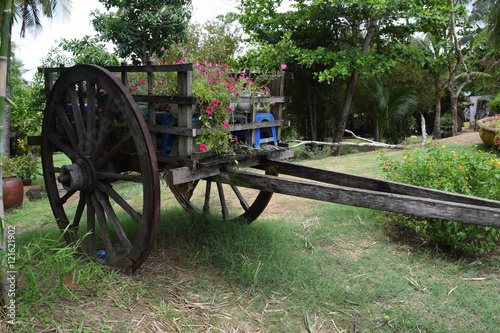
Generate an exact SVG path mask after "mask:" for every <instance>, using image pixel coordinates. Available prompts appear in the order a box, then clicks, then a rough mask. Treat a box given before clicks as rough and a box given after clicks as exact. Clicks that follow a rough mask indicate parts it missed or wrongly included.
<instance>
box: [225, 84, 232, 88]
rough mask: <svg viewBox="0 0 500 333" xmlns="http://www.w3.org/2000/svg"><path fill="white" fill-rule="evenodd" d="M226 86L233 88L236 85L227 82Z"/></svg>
mask: <svg viewBox="0 0 500 333" xmlns="http://www.w3.org/2000/svg"><path fill="white" fill-rule="evenodd" d="M226 88H229V89H233V88H234V85H233V84H226Z"/></svg>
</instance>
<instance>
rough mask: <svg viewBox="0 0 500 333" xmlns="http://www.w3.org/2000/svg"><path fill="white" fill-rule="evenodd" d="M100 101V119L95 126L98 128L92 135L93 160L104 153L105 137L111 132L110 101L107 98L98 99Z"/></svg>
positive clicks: (111, 113) (111, 114) (111, 115)
mask: <svg viewBox="0 0 500 333" xmlns="http://www.w3.org/2000/svg"><path fill="white" fill-rule="evenodd" d="M100 101H102V103H103V106H102V112H100V119H99V122H98V124H96V126H97V127H98V128H97V129H96V130H94V133H92V134H91V135H92V138H93V143H92V144H93V146H94V149H93V154H92V158H93V159H94V160H97V159H99V158H100V157H101V156H102V154H103V152H104V145H105V144H106V136H107V135H109V134H110V133H112V132H113V130H114V128H113V119H112V117H113V112H112V110H111V104H112V100H111V99H109V98H106V99H100Z"/></svg>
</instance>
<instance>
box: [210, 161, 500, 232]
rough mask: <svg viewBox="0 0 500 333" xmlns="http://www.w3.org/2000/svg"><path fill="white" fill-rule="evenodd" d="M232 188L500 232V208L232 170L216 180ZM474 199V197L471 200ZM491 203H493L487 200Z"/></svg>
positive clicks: (476, 203) (476, 202) (216, 177)
mask: <svg viewBox="0 0 500 333" xmlns="http://www.w3.org/2000/svg"><path fill="white" fill-rule="evenodd" d="M213 178H215V179H216V180H217V181H222V182H224V183H228V184H231V185H237V186H243V187H249V188H254V189H258V190H262V191H271V192H274V193H281V194H287V195H292V196H297V197H303V198H308V199H314V200H320V201H326V202H333V203H339V204H344V205H350V206H357V207H364V208H371V209H377V210H382V211H388V212H395V213H404V214H411V215H415V216H423V217H431V218H437V219H444V220H450V221H457V222H464V223H469V224H477V225H483V226H488V227H496V228H500V208H492V207H487V206H484V205H478V203H479V202H480V201H481V199H477V200H479V201H475V203H474V204H466V203H457V202H450V201H447V200H439V199H430V198H423V197H416V196H413V195H405V194H399V193H388V192H381V191H374V190H367V189H359V188H355V187H347V186H340V185H333V184H324V183H318V182H313V181H309V180H297V179H291V178H284V177H276V176H268V175H262V174H257V173H250V172H245V171H240V170H233V169H231V170H228V171H225V172H223V173H221V174H220V175H218V176H215V177H213ZM471 198H472V197H471ZM486 201H490V200H486Z"/></svg>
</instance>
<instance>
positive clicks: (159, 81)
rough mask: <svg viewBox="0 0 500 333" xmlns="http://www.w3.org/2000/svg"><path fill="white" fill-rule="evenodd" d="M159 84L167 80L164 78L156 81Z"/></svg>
mask: <svg viewBox="0 0 500 333" xmlns="http://www.w3.org/2000/svg"><path fill="white" fill-rule="evenodd" d="M156 82H157V83H158V84H162V83H163V82H165V80H163V79H159V80H158V81H156Z"/></svg>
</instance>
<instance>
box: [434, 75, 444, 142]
mask: <svg viewBox="0 0 500 333" xmlns="http://www.w3.org/2000/svg"><path fill="white" fill-rule="evenodd" d="M441 89H442V85H441V81H440V80H439V78H435V79H434V102H435V103H436V107H435V109H434V128H433V129H432V135H433V136H434V138H436V139H441Z"/></svg>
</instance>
